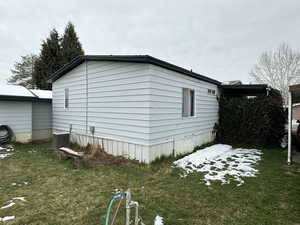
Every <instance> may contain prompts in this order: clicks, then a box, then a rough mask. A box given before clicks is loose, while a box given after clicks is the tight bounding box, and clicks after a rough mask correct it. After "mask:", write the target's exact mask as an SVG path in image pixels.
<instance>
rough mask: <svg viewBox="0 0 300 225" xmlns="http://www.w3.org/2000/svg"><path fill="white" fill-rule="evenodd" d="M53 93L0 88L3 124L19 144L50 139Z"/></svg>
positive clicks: (0, 109) (1, 121)
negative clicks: (9, 129) (10, 130)
mask: <svg viewBox="0 0 300 225" xmlns="http://www.w3.org/2000/svg"><path fill="white" fill-rule="evenodd" d="M51 101H52V92H51V91H43V90H29V89H27V88H25V87H22V86H17V85H0V124H2V125H8V126H9V127H10V128H11V129H12V131H13V133H14V136H15V140H16V141H18V142H29V141H32V140H41V139H47V138H50V137H51V134H52V104H51Z"/></svg>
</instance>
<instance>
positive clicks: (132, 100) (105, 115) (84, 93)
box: [49, 55, 221, 163]
mask: <svg viewBox="0 0 300 225" xmlns="http://www.w3.org/2000/svg"><path fill="white" fill-rule="evenodd" d="M49 81H50V82H52V91H53V131H54V132H69V130H71V140H72V141H74V142H77V143H79V144H80V145H86V144H87V143H90V144H98V145H101V146H103V148H104V149H105V150H106V151H107V152H109V153H111V154H113V155H123V156H125V157H128V158H131V159H136V160H139V161H141V162H145V163H149V162H152V161H154V160H155V159H156V158H159V157H161V156H163V155H166V156H168V155H172V154H173V155H177V154H183V153H187V152H190V151H193V148H194V147H195V146H197V145H201V144H204V143H207V142H210V141H212V140H214V137H215V134H214V126H215V124H216V123H217V121H218V101H217V96H218V94H219V86H220V84H221V83H220V82H219V81H217V80H214V79H212V78H209V77H207V76H204V75H201V74H198V73H195V72H192V71H190V70H186V69H184V68H182V67H179V66H176V65H173V64H171V63H168V62H165V61H163V60H160V59H157V58H154V57H151V56H148V55H134V56H132V55H131V56H128V55H127V56H124V55H123V56H113V55H109V56H107V55H86V56H79V57H77V58H75V59H74V60H73V61H71V62H70V63H69V64H67V65H66V66H64V67H63V68H61V69H60V70H59V71H57V72H56V73H55V74H53V75H52V76H51V78H50V80H49Z"/></svg>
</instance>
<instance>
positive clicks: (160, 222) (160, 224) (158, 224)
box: [154, 215, 164, 225]
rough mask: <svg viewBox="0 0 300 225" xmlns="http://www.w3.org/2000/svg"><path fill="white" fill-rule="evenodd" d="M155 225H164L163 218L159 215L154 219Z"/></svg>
mask: <svg viewBox="0 0 300 225" xmlns="http://www.w3.org/2000/svg"><path fill="white" fill-rule="evenodd" d="M154 225H164V223H163V218H162V217H161V216H159V215H157V216H156V217H155V219H154Z"/></svg>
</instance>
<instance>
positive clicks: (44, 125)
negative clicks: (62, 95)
mask: <svg viewBox="0 0 300 225" xmlns="http://www.w3.org/2000/svg"><path fill="white" fill-rule="evenodd" d="M51 129H52V104H51V103H50V102H33V103H32V130H34V131H38V130H51Z"/></svg>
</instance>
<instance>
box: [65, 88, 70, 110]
mask: <svg viewBox="0 0 300 225" xmlns="http://www.w3.org/2000/svg"><path fill="white" fill-rule="evenodd" d="M68 108H69V88H65V109H68Z"/></svg>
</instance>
